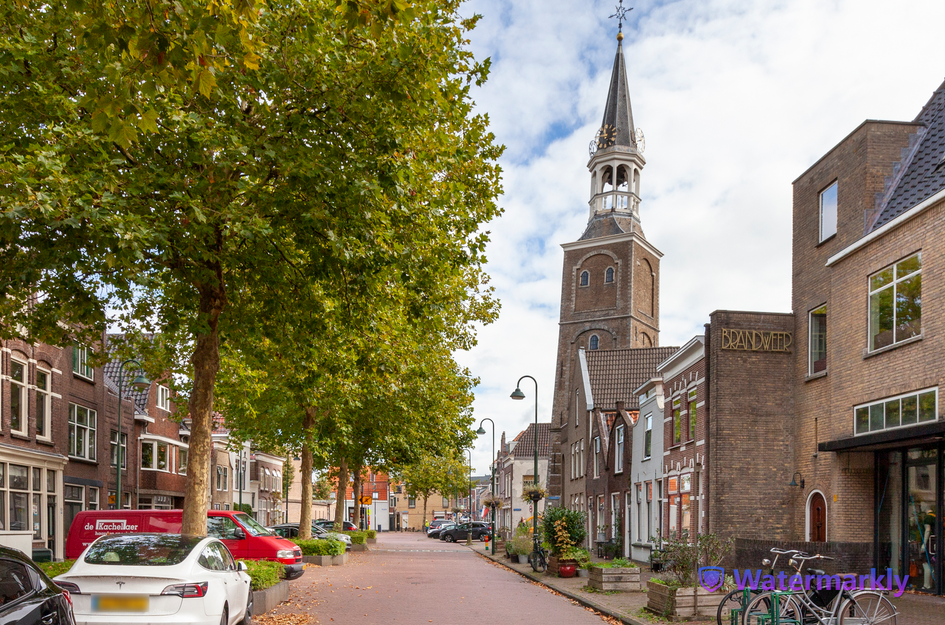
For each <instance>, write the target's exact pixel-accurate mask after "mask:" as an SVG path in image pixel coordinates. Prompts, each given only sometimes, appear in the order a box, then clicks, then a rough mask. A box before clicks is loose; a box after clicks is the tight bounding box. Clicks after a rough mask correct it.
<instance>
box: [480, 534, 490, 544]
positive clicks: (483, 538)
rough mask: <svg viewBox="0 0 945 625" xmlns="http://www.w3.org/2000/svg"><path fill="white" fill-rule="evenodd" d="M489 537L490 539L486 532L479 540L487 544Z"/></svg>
mask: <svg viewBox="0 0 945 625" xmlns="http://www.w3.org/2000/svg"><path fill="white" fill-rule="evenodd" d="M488 537H489V535H488V534H486V533H485V532H483V533H482V534H479V540H480V541H481V542H486V538H488Z"/></svg>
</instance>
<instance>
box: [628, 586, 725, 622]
mask: <svg viewBox="0 0 945 625" xmlns="http://www.w3.org/2000/svg"><path fill="white" fill-rule="evenodd" d="M646 588H647V591H646V609H647V610H649V611H650V612H653V613H654V614H658V615H660V616H665V617H668V618H671V619H673V620H677V621H682V620H704V619H711V618H713V617H714V616H716V614H717V613H718V610H719V603H721V602H722V599H724V598H725V595H724V593H718V592H709V591H708V590H706V589H705V588H702V587H701V586H700V587H698V588H695V589H693V588H679V589H673V588H670V587H669V586H664V585H663V584H657V583H656V582H652V581H648V582H647V583H646Z"/></svg>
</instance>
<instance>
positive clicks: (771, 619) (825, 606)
mask: <svg viewBox="0 0 945 625" xmlns="http://www.w3.org/2000/svg"><path fill="white" fill-rule="evenodd" d="M809 560H833V558H830V557H827V556H822V555H814V556H809V555H806V554H797V555H795V556H794V557H792V558H791V559H790V560H789V561H788V564H789V565H790V566H792V567H793V568H794V570H795V571H796V572H797V576H800V577H801V578H802V579H803V569H804V565H805V564H806V563H807V562H808V561H809ZM808 572H809V573H810V574H812V575H817V576H823V575H826V573H825V572H824V571H822V570H819V569H808ZM834 577H835V578H836V579H837V580H838V581H839V580H840V578H842V577H845V575H836V576H834ZM792 578H795V579H796V577H795V576H792ZM801 588H802V590H800V591H798V592H792V591H775V592H765V593H762V594H760V595H759V596H757V597H755V598H754V599H752V601H751V603H749V604H748V606H747V607H746V608H745V614H744V621H743V624H744V625H795V624H796V625H818V624H819V625H896V622H897V620H898V619H897V616H898V614H899V613H898V611H897V610H896V607H895V606H894V605H893V604H892V603H891V602H890V601H889V599H887V598H886V597H885V596H884V593H882V592H878V591H875V590H869V589H864V590H855V591H852V592H851V591H848V590H843V589H841V588H838V589H821V588H817V589H816V590H813V589H811V588H808V587H807V586H806V584H802V585H801Z"/></svg>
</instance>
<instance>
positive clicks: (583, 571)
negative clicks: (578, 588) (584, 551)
mask: <svg viewBox="0 0 945 625" xmlns="http://www.w3.org/2000/svg"><path fill="white" fill-rule="evenodd" d="M588 575H590V573H588V572H587V569H578V570H577V576H578V577H587V576H588Z"/></svg>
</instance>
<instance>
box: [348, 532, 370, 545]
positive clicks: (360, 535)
mask: <svg viewBox="0 0 945 625" xmlns="http://www.w3.org/2000/svg"><path fill="white" fill-rule="evenodd" d="M345 534H347V535H348V536H350V537H351V544H352V545H365V544H367V532H351V531H349V532H345Z"/></svg>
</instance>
